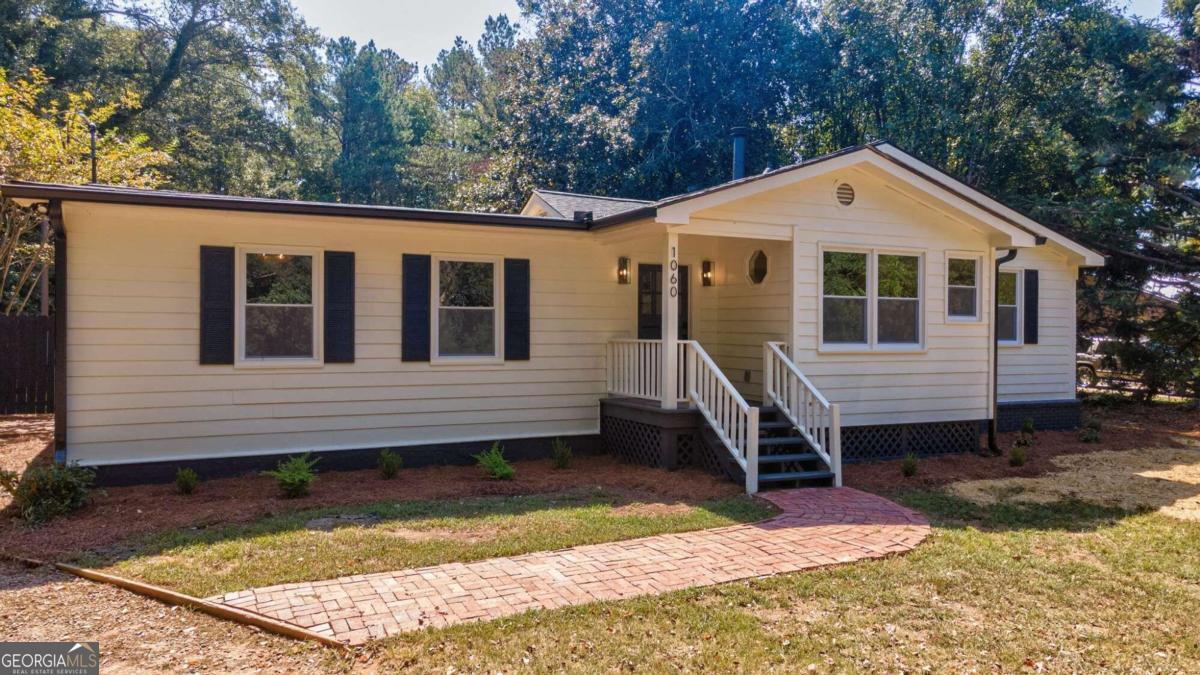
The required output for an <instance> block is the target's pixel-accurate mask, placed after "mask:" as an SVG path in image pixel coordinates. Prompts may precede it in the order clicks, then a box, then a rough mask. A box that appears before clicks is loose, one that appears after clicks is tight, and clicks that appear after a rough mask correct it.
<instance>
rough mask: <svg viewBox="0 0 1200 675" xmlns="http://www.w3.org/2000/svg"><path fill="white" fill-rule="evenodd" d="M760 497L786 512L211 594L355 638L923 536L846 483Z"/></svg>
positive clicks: (873, 554)
mask: <svg viewBox="0 0 1200 675" xmlns="http://www.w3.org/2000/svg"><path fill="white" fill-rule="evenodd" d="M760 496H761V497H763V498H765V499H767V500H770V501H771V502H773V503H774V504H776V505H777V506H779V507H780V508H781V509H782V511H783V512H782V513H781V514H779V515H778V516H775V517H774V518H771V519H769V520H766V521H763V522H759V523H750V524H743V525H731V526H729V527H720V528H714V529H711V530H700V531H696V532H683V533H679V534H664V535H656V536H653V537H643V538H641V539H630V540H628V541H618V542H611V543H607V544H591V545H587V546H577V547H575V548H568V549H562V550H558V551H543V552H539V553H528V554H525V555H520V556H515V557H511V558H492V559H490V560H480V561H478V562H471V563H450V564H446V565H437V566H434V567H422V568H419V569H406V570H398V571H395V572H382V573H376V574H359V575H355V576H350V577H342V578H340V579H329V580H327V581H314V582H308V583H295V584H283V585H280V586H269V587H265V588H254V589H250V590H246V591H238V592H235V593H227V594H225V595H223V596H217V597H215V598H211V600H213V601H215V602H221V603H224V604H227V605H231V606H233V607H238V608H241V609H244V610H249V611H253V612H258V613H260V614H264V615H267V616H270V617H273V618H275V619H279V620H282V621H287V622H290V623H293V624H296V625H299V626H303V627H305V628H309V629H311V630H314V631H316V632H318V633H322V634H324V635H331V636H333V637H334V638H336V639H339V640H342V641H344V642H347V643H350V644H361V643H363V642H366V641H367V640H371V639H375V638H381V637H384V636H388V635H395V634H397V633H402V632H405V631H411V630H416V629H419V628H424V627H427V626H446V625H449V624H453V623H460V622H464V621H479V620H485V619H495V618H498V617H502V616H508V615H510V614H517V613H519V612H523V611H526V610H530V609H550V608H555V607H563V606H565V605H578V604H583V603H587V602H595V601H597V600H615V599H620V598H629V597H633V596H636V595H646V594H656V593H665V592H667V591H674V590H679V589H683V588H690V587H693V586H708V585H711V584H719V583H723V582H727V581H734V580H737V579H746V578H751V577H761V576H766V575H771V574H780V573H783V572H795V571H797V570H803V569H810V568H815V567H822V566H825V565H832V564H835V563H844V562H851V561H854V560H861V559H863V558H878V557H882V556H885V555H889V554H892V553H902V552H904V551H908V550H910V549H912V548H913V547H915V546H916V545H917V544H919V543H921V540H923V539H924V538H925V537H926V536H928V535H929V525H928V523H927V522H926V520H925V518H924V517H922V516H921V515H920V514H919V513H917V512H916V511H912V510H910V509H906V508H904V507H901V506H899V505H897V504H894V503H892V502H890V501H888V500H886V499H884V498H882V497H877V496H875V495H871V494H867V493H865V492H860V491H858V490H854V489H851V488H805V489H798V490H780V491H774V492H767V493H763V494H761V495H760Z"/></svg>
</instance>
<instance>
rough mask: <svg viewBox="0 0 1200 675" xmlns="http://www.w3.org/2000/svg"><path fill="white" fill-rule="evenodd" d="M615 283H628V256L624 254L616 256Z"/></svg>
mask: <svg viewBox="0 0 1200 675" xmlns="http://www.w3.org/2000/svg"><path fill="white" fill-rule="evenodd" d="M617 283H618V284H627V283H629V258H626V257H624V256H621V257H620V258H617Z"/></svg>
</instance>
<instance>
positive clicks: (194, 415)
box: [66, 204, 661, 464]
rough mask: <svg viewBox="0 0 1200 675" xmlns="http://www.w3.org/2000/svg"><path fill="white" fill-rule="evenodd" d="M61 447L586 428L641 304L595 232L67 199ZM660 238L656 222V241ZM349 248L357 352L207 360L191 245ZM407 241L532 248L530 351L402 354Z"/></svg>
mask: <svg viewBox="0 0 1200 675" xmlns="http://www.w3.org/2000/svg"><path fill="white" fill-rule="evenodd" d="M66 221H67V228H68V245H69V246H70V252H69V258H68V260H69V264H70V286H69V297H68V308H69V313H68V317H67V325H68V336H67V358H68V363H69V365H68V383H67V384H68V399H67V409H68V419H69V423H70V428H69V429H68V448H69V453H70V457H71V459H74V460H79V461H81V462H83V463H85V464H89V463H90V464H103V463H119V462H130V461H152V460H166V459H170V458H185V457H186V458H192V457H201V456H210V457H216V456H236V455H244V454H256V453H274V452H295V451H303V450H307V449H334V448H349V447H364V446H386V445H404V444H414V443H422V442H426V443H429V442H446V441H455V440H474V439H481V440H486V439H491V438H505V437H528V436H548V435H561V434H579V433H594V432H595V431H596V430H597V428H598V424H599V421H598V407H597V400H598V399H599V398H600V397H601V396H602V395H603V394H604V353H605V351H604V350H605V345H606V344H607V342H608V340H609V339H610V338H611V337H614V336H615V335H617V334H620V333H621V332H623V331H624V330H626V329H627V328H628V326H629V323H630V321H631V320H632V318H633V308H632V305H631V304H629V303H627V302H623V298H622V297H621V296H620V295H619V294H617V293H614V292H613V291H614V290H615V289H616V288H617V284H616V283H615V277H614V270H615V265H616V260H615V258H614V257H612V256H611V255H610V253H609V252H608V251H607V250H606V248H605V246H603V245H602V244H601V243H600V242H599V241H598V240H597V238H596V237H594V236H592V235H589V234H586V233H563V232H539V231H530V230H511V229H498V228H463V227H454V226H445V225H439V226H436V227H426V226H421V225H400V224H394V223H388V224H379V223H374V222H370V221H355V220H347V219H332V218H296V217H288V216H280V215H269V214H247V213H230V212H219V211H189V210H179V209H170V210H167V209H155V208H147V207H121V206H107V205H104V206H102V205H80V204H69V205H68V208H67V212H66ZM659 240H660V241H661V235H660V237H659ZM237 244H266V245H272V244H274V245H287V246H312V247H320V248H323V249H325V250H339V251H354V252H355V264H356V279H355V282H356V288H355V294H356V308H355V322H356V336H355V342H356V359H355V362H354V363H353V364H328V365H324V366H321V367H317V368H285V369H266V370H264V369H256V368H244V369H239V368H235V367H233V366H201V365H199V363H198V351H199V347H198V341H199V313H198V306H199V248H200V246H202V245H224V246H233V245H237ZM404 253H476V254H495V255H503V256H506V257H514V258H528V259H530V261H531V263H530V272H531V274H530V276H531V296H532V297H531V299H532V307H531V321H530V323H531V327H530V351H531V359H530V360H529V361H519V362H508V363H502V364H494V365H480V366H465V365H441V364H436V365H435V364H429V363H404V362H401V361H400V338H401V316H400V308H401V290H402V289H401V278H400V261H401V256H402V254H404Z"/></svg>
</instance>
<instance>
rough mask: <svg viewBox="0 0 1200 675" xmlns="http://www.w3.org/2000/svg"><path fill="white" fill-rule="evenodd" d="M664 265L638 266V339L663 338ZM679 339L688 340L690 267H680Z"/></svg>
mask: <svg viewBox="0 0 1200 675" xmlns="http://www.w3.org/2000/svg"><path fill="white" fill-rule="evenodd" d="M662 288H663V286H662V265H646V264H639V265H638V301H637V302H638V308H637V309H638V339H639V340H658V339H661V338H662V321H663V317H662ZM679 339H680V340H687V339H688V267H687V265H680V267H679Z"/></svg>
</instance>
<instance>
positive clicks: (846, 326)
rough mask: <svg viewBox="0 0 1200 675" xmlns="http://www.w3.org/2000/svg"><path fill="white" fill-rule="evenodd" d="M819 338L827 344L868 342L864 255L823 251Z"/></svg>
mask: <svg viewBox="0 0 1200 675" xmlns="http://www.w3.org/2000/svg"><path fill="white" fill-rule="evenodd" d="M823 268H824V271H823V297H822V298H821V325H822V333H823V334H822V338H823V340H824V341H825V342H827V343H830V344H863V345H865V344H866V343H867V254H866V253H850V252H843V251H825V254H824V259H823Z"/></svg>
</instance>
